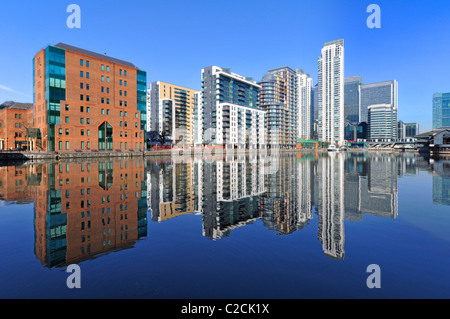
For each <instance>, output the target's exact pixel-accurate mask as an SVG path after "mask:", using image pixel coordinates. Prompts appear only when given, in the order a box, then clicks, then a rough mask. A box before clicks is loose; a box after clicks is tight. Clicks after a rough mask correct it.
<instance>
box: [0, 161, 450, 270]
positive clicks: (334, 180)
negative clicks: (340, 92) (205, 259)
mask: <svg viewBox="0 0 450 319" xmlns="http://www.w3.org/2000/svg"><path fill="white" fill-rule="evenodd" d="M274 168H276V169H275V170H274ZM419 171H430V172H432V174H433V202H434V203H435V204H439V205H450V174H449V173H448V172H450V160H449V159H445V158H440V159H434V160H433V159H429V158H425V157H420V156H417V155H415V154H408V153H405V154H402V153H374V152H364V153H351V152H337V153H307V152H305V153H298V154H294V153H290V154H283V155H281V156H280V157H279V158H276V160H274V158H273V157H270V156H268V155H267V154H265V153H250V154H247V155H236V154H231V155H230V154H222V155H217V156H207V157H204V156H203V157H183V156H173V157H171V158H170V157H169V158H161V159H148V160H144V159H139V160H134V159H131V160H130V159H126V160H114V161H107V160H105V161H101V160H99V161H89V162H88V161H86V162H78V163H72V162H57V163H43V164H36V163H31V164H29V163H24V164H21V165H16V166H0V205H8V204H10V203H13V204H28V203H33V202H34V209H35V212H34V225H35V255H36V257H37V258H38V259H39V260H41V262H42V264H43V265H45V266H47V267H53V266H63V265H68V264H71V263H78V262H80V261H83V260H86V259H90V258H94V257H97V256H100V255H102V254H105V253H108V252H112V251H116V250H121V249H126V248H131V247H133V246H134V244H135V243H136V241H137V240H139V239H140V238H143V237H145V236H147V208H148V210H149V211H148V212H149V214H151V219H152V221H154V222H164V221H166V220H168V219H171V218H174V217H177V216H180V215H185V214H197V215H201V218H202V225H203V226H202V234H203V236H205V237H208V238H211V239H214V240H216V239H220V238H223V237H226V236H230V234H231V232H232V231H233V229H235V228H237V227H244V226H245V225H248V224H250V223H254V222H255V221H260V222H261V223H262V224H263V225H264V227H266V228H267V229H268V230H271V231H275V232H276V234H278V235H288V234H291V233H293V232H295V231H298V230H301V229H303V228H305V227H308V225H310V224H311V221H312V220H313V219H314V218H317V225H318V232H317V238H318V240H319V242H320V243H321V244H322V248H323V251H324V254H325V256H328V257H330V258H333V259H338V260H339V259H343V258H344V257H345V228H344V220H347V221H362V220H363V218H364V215H365V214H370V215H375V216H380V217H388V218H396V217H397V215H398V199H397V193H398V186H397V180H398V178H399V177H401V176H403V175H415V174H418V173H419ZM315 215H316V216H315Z"/></svg>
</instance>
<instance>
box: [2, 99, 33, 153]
mask: <svg viewBox="0 0 450 319" xmlns="http://www.w3.org/2000/svg"><path fill="white" fill-rule="evenodd" d="M32 126H33V104H32V103H18V102H13V101H7V102H4V103H3V104H1V105H0V150H9V149H25V148H28V146H27V144H28V141H27V140H28V139H27V136H28V135H27V133H29V129H30V128H32Z"/></svg>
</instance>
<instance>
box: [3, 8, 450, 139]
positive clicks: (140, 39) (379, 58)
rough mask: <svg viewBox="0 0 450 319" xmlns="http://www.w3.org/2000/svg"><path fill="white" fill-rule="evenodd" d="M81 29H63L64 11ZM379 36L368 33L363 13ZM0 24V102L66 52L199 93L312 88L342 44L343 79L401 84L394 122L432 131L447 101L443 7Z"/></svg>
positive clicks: (102, 15)
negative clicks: (273, 86) (301, 77)
mask: <svg viewBox="0 0 450 319" xmlns="http://www.w3.org/2000/svg"><path fill="white" fill-rule="evenodd" d="M71 3H75V4H78V5H79V6H80V8H81V28H80V29H69V28H68V27H67V26H66V20H67V17H68V16H69V14H70V13H67V12H66V8H67V6H68V5H69V4H71ZM372 3H375V4H378V5H379V6H380V8H381V28H380V29H369V28H368V27H367V25H366V20H367V17H368V16H369V14H370V13H367V12H366V8H367V6H368V5H369V4H372ZM1 8H2V19H1V22H0V30H1V31H0V34H1V38H0V39H1V50H0V102H3V101H5V100H15V101H21V102H32V58H33V56H34V55H35V54H36V53H37V52H38V51H39V50H40V49H42V48H44V47H45V46H47V45H49V44H56V43H58V42H64V43H67V44H70V45H74V46H78V47H81V48H84V49H87V50H91V51H95V52H98V53H105V52H106V53H107V54H108V55H109V56H112V57H115V58H119V59H122V60H126V61H130V62H132V63H134V64H135V65H137V66H138V67H139V68H141V69H143V70H145V71H147V82H148V85H149V84H150V82H153V81H165V82H169V83H174V84H178V85H181V86H185V87H189V88H193V89H200V85H201V83H200V74H201V69H202V68H203V67H206V66H210V65H218V66H221V67H227V68H231V69H232V71H233V72H236V73H238V74H241V75H244V76H251V77H253V78H254V79H255V80H256V81H260V80H261V78H262V76H263V75H264V74H265V73H266V72H267V70H269V69H272V68H276V67H280V66H285V65H287V66H290V67H291V68H294V69H295V68H301V69H303V70H304V71H306V72H308V73H310V74H311V76H312V78H313V82H314V84H315V83H316V82H317V57H318V56H319V55H320V50H321V48H322V46H323V43H325V42H328V41H332V40H335V39H340V38H343V39H344V40H345V76H346V77H348V76H354V75H360V76H361V77H362V78H363V80H364V83H373V82H379V81H386V80H392V79H396V80H398V82H399V119H401V120H403V121H405V122H419V124H420V131H422V132H423V131H425V130H429V129H431V122H432V94H433V93H435V92H450V41H449V40H450V1H448V0H433V1H425V0H409V1H399V0H389V1H387V0H368V1H366V0H340V1H337V0H315V1H312V0H308V1H304V0H292V1H291V0H290V1H286V0H277V1H275V0H270V1H266V0H259V1H256V0H240V1H237V0H224V1H216V0H190V1H181V0H164V1H161V0H160V1H154V0H147V1H137V0H129V1H112V0H110V1H92V0H91V1H80V0H70V1H64V0H57V1H56V0H55V1H8V2H3V3H2V5H1Z"/></svg>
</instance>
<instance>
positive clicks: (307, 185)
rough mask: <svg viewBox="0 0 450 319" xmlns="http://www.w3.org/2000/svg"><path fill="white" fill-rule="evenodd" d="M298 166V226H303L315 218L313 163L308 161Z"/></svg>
mask: <svg viewBox="0 0 450 319" xmlns="http://www.w3.org/2000/svg"><path fill="white" fill-rule="evenodd" d="M297 165H298V166H297V167H298V170H297V181H298V185H297V190H298V196H297V203H298V204H297V211H298V214H297V215H298V216H297V226H302V225H305V223H307V222H308V220H310V219H312V217H313V215H312V199H311V188H312V185H311V161H309V160H307V161H304V162H300V163H298V164H297Z"/></svg>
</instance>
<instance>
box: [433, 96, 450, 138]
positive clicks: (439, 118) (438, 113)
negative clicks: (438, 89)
mask: <svg viewBox="0 0 450 319" xmlns="http://www.w3.org/2000/svg"><path fill="white" fill-rule="evenodd" d="M440 127H450V93H435V94H433V129H437V128H440Z"/></svg>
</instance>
